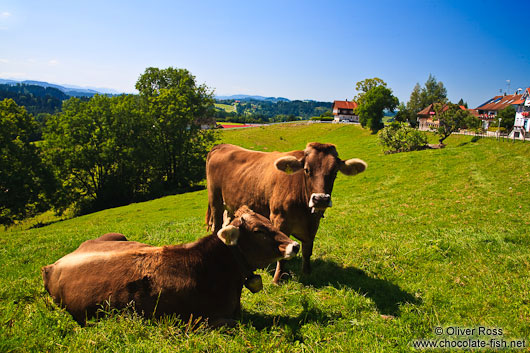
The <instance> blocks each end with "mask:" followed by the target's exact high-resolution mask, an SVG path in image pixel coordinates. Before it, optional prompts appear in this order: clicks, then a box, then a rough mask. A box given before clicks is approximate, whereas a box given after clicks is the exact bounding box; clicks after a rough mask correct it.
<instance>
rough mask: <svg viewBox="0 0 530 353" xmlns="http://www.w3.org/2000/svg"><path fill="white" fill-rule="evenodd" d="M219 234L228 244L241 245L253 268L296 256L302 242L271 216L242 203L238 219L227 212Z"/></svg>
mask: <svg viewBox="0 0 530 353" xmlns="http://www.w3.org/2000/svg"><path fill="white" fill-rule="evenodd" d="M226 215H227V214H226V212H225V221H224V224H223V228H222V229H221V230H219V232H217V236H218V237H219V239H221V240H222V241H223V242H224V243H225V244H226V245H228V246H236V245H237V246H238V247H239V249H240V250H241V252H242V254H243V256H244V257H245V259H246V261H247V262H248V264H249V266H250V267H251V268H253V269H256V268H263V267H265V266H267V265H269V264H271V263H273V262H276V261H278V260H289V259H291V258H293V257H294V256H296V254H297V253H298V251H299V250H300V244H298V243H297V242H296V241H294V240H292V239H291V238H289V237H288V236H287V235H285V234H284V233H282V232H281V231H280V230H279V229H278V228H276V227H274V226H273V225H272V223H271V221H269V220H268V219H267V218H265V217H263V216H262V215H260V214H257V213H255V212H254V211H252V210H251V209H249V208H248V207H247V206H242V207H240V208H239V209H238V210H237V211H236V213H235V215H234V219H229V218H227V216H226Z"/></svg>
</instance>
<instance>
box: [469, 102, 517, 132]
mask: <svg viewBox="0 0 530 353" xmlns="http://www.w3.org/2000/svg"><path fill="white" fill-rule="evenodd" d="M521 103H522V95H520V94H504V95H502V96H495V97H493V98H491V99H490V100H488V101H487V102H486V103H484V104H482V105H480V106H478V107H477V108H476V110H477V111H478V118H479V119H480V120H482V127H483V128H484V129H486V130H487V129H488V127H489V126H490V124H491V123H492V121H494V120H495V119H496V117H497V113H498V112H499V111H501V110H503V109H505V108H507V107H509V106H510V105H513V106H515V107H517V106H518V105H520V104H521Z"/></svg>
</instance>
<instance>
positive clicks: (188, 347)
mask: <svg viewBox="0 0 530 353" xmlns="http://www.w3.org/2000/svg"><path fill="white" fill-rule="evenodd" d="M309 141H320V142H330V143H335V144H336V145H337V149H338V152H339V156H340V157H342V158H350V157H357V158H362V159H364V160H365V161H366V162H367V163H368V169H367V170H366V171H365V172H364V173H362V174H361V175H359V176H355V177H346V176H344V175H341V174H339V176H338V177H337V180H336V182H335V188H334V190H333V207H332V208H331V209H329V210H328V211H326V217H325V218H324V219H322V222H321V226H320V229H319V231H318V234H317V237H316V241H315V249H314V252H313V257H312V261H313V273H312V274H311V275H308V276H303V275H301V273H300V265H301V261H300V259H294V260H292V261H290V262H289V264H288V269H289V270H290V271H291V278H290V279H289V280H288V281H287V282H285V283H284V284H282V285H280V286H274V285H272V283H271V275H270V271H272V270H273V266H271V267H270V268H269V269H268V271H260V274H261V275H262V277H263V279H264V290H263V291H262V292H260V293H257V294H251V293H250V292H248V291H247V290H244V291H243V294H242V306H243V312H242V318H241V324H240V325H239V326H238V327H236V328H233V329H221V330H205V329H203V328H201V327H198V326H195V325H194V324H193V323H192V322H190V323H188V324H184V325H178V324H177V325H175V323H176V320H175V319H171V318H169V319H165V320H161V321H156V320H141V319H139V318H138V317H135V316H134V315H131V314H128V313H126V312H124V313H118V312H113V311H110V315H109V316H108V317H106V318H104V319H102V320H101V321H99V322H97V323H91V324H89V325H88V326H87V327H79V326H78V325H77V324H76V323H75V322H74V321H73V320H72V318H71V317H70V316H69V315H68V314H67V313H66V312H64V311H63V310H60V309H58V308H57V307H56V306H55V305H54V304H53V303H52V302H51V299H50V297H49V296H48V294H47V293H46V292H45V290H44V288H43V286H42V280H41V277H40V267H41V266H43V265H46V264H49V263H52V262H54V261H55V260H57V259H58V258H59V257H61V256H63V255H65V254H66V253H68V252H70V251H73V250H74V249H75V248H76V247H77V246H78V245H79V244H80V243H81V242H82V241H84V240H86V239H90V238H94V237H97V236H99V235H101V234H103V233H105V232H110V231H113V232H122V233H124V234H126V235H127V237H128V238H129V239H131V240H136V241H141V242H146V243H149V244H154V245H164V244H171V243H179V242H188V241H193V240H195V239H196V238H198V237H200V236H203V235H205V230H204V229H205V227H204V214H205V210H206V205H207V192H206V191H205V190H203V191H198V192H193V193H188V194H182V195H175V196H169V197H165V198H161V199H158V200H154V201H150V202H145V203H138V204H132V205H129V206H125V207H120V208H114V209H109V210H105V211H102V212H98V213H94V214H90V215H86V216H83V217H79V218H74V219H70V220H66V221H60V222H56V223H52V224H49V225H46V226H43V227H41V228H33V229H29V228H28V227H27V225H26V226H20V227H18V228H13V229H10V230H8V231H1V230H0V244H1V252H2V256H1V257H0V266H1V267H2V269H3V275H2V277H0V298H2V300H1V301H0V322H2V323H3V325H1V326H0V327H1V328H0V350H1V351H12V350H24V351H53V350H58V349H61V350H71V351H106V350H107V351H123V350H130V351H133V350H134V351H157V352H158V351H161V352H174V351H220V352H235V351H252V352H271V351H285V352H300V351H350V352H351V351H369V352H383V351H384V352H393V351H396V352H405V351H407V352H408V351H412V350H414V349H413V345H414V343H413V342H414V341H415V340H417V339H420V338H428V339H433V340H442V339H446V340H449V341H455V340H457V339H459V338H460V339H462V340H467V339H468V338H469V339H471V338H472V339H475V340H484V341H485V342H490V341H489V340H490V339H492V338H495V337H496V338H498V339H504V340H506V341H507V342H509V341H511V340H515V339H525V338H527V337H529V335H530V325H528V323H529V322H528V318H529V317H530V303H529V301H528V293H530V283H529V281H528V272H529V270H530V255H529V254H530V237H529V234H528V229H529V226H530V220H529V219H528V214H530V205H529V204H528V202H526V201H525V200H527V198H528V185H529V183H530V173H529V171H530V160H529V159H528V155H529V154H530V144H528V143H526V144H523V143H518V142H517V143H503V142H498V141H496V140H494V139H479V140H476V139H474V138H472V137H471V136H452V137H450V138H449V139H448V140H447V144H448V147H447V148H445V149H443V150H426V151H418V152H411V153H399V154H392V155H384V154H383V153H382V149H381V147H380V146H379V145H378V141H377V137H376V136H374V135H371V134H370V132H369V131H366V130H363V129H361V128H359V127H358V126H352V125H347V126H345V125H340V124H310V125H309V124H289V125H274V126H267V127H258V128H250V129H244V130H229V131H223V132H221V142H226V143H236V144H238V145H241V146H243V147H246V148H252V149H256V150H261V151H273V150H281V151H287V150H293V149H300V148H304V146H305V145H306V143H307V142H309ZM41 221H44V218H42V219H41ZM28 224H29V223H28ZM104 312H109V310H106V309H103V311H102V315H103V313H104ZM437 327H440V328H441V329H442V331H443V333H442V335H437V334H436V333H435V332H437V331H434V330H435V328H437ZM448 327H460V328H475V329H476V331H475V335H474V336H473V337H471V336H464V337H455V336H452V335H450V334H449V333H448V331H447V328H448ZM479 327H487V328H497V329H502V330H503V331H502V332H503V334H502V335H501V336H491V335H486V334H479V333H478V328H479ZM526 344H528V341H527V343H526Z"/></svg>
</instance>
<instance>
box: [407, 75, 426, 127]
mask: <svg viewBox="0 0 530 353" xmlns="http://www.w3.org/2000/svg"><path fill="white" fill-rule="evenodd" d="M423 108H424V107H423V103H422V98H421V86H420V84H419V83H416V85H415V86H414V89H413V90H412V92H411V94H410V98H409V101H408V103H407V112H408V119H407V120H408V122H409V123H410V125H411V126H412V127H416V126H417V125H418V112H419V111H420V110H422V109H423Z"/></svg>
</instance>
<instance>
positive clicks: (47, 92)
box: [0, 84, 70, 116]
mask: <svg viewBox="0 0 530 353" xmlns="http://www.w3.org/2000/svg"><path fill="white" fill-rule="evenodd" d="M6 98H10V99H12V100H14V101H15V103H16V104H17V105H20V106H24V107H25V108H26V110H27V111H28V113H30V114H32V115H34V116H37V115H39V114H41V113H47V114H54V113H57V112H58V111H60V110H61V106H62V104H63V101H64V100H67V99H68V98H70V97H69V96H68V95H66V94H65V93H64V92H62V91H61V90H58V89H57V88H53V87H42V86H36V85H25V84H17V85H0V100H4V99H6Z"/></svg>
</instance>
